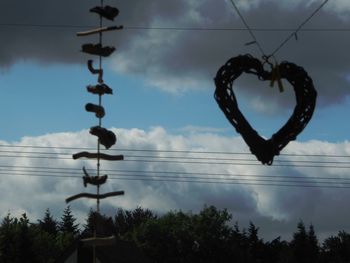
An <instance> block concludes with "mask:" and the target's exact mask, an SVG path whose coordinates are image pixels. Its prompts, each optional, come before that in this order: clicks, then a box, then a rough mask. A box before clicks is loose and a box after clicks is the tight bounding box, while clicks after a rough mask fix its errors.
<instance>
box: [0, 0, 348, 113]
mask: <svg viewBox="0 0 350 263" xmlns="http://www.w3.org/2000/svg"><path fill="white" fill-rule="evenodd" d="M109 4H113V3H109ZM237 4H238V6H239V8H240V9H241V11H242V13H243V15H244V16H245V18H246V20H247V22H248V23H249V25H250V26H251V27H252V28H281V29H284V28H287V29H295V28H297V27H298V26H299V25H300V24H301V22H303V21H304V20H305V18H307V17H308V16H309V15H310V14H311V13H312V12H313V11H314V10H315V8H316V7H317V6H318V5H320V4H321V1H314V0H312V1H311V0H310V1H292V2H291V1H276V0H269V1H261V0H255V1H246V0H242V1H237ZM91 5H92V4H91V3H90V2H71V1H68V0H62V1H59V2H48V1H44V0H35V1H30V2H23V1H19V0H14V1H10V2H2V3H0V10H1V17H2V19H1V21H2V22H3V23H10V24H12V23H19V24H56V25H57V24H64V25H88V26H90V25H95V24H97V18H96V16H95V15H94V14H90V13H89V12H88V10H89V8H91ZM117 5H118V7H119V8H120V10H121V14H120V16H119V17H118V18H117V20H116V22H115V24H124V25H125V26H126V27H129V29H127V30H123V31H122V32H117V33H111V34H108V36H107V38H106V44H110V45H115V46H116V47H117V49H118V52H116V54H115V55H114V56H113V62H111V63H110V65H111V66H112V67H113V68H114V69H115V70H116V71H118V72H122V73H127V74H131V75H133V74H134V75H140V76H142V77H143V78H144V80H145V81H146V82H147V83H148V84H149V85H150V86H152V87H155V88H160V89H162V90H166V91H169V92H173V93H177V92H184V91H186V90H188V89H194V88H214V87H213V85H214V84H213V77H214V76H215V74H216V71H217V70H218V68H219V67H220V66H221V65H223V64H224V63H225V62H226V61H227V60H228V59H229V58H230V57H233V56H236V55H238V54H244V53H251V54H252V55H254V56H256V57H261V54H260V53H259V51H258V49H257V47H256V46H255V45H251V46H245V45H244V44H245V43H247V42H250V41H251V40H252V39H251V37H250V35H249V34H248V32H247V31H206V30H203V31H202V30H199V31H186V30H131V29H130V27H133V26H141V27H146V28H147V27H187V28H191V27H192V28H193V27H194V28H244V26H243V24H242V21H241V20H240V19H239V17H238V16H237V14H236V13H235V11H234V9H233V8H232V6H231V3H230V1H214V0H203V1H198V0H191V1H188V0H179V1H171V0H167V1H163V0H150V1H140V0H133V1H121V2H120V3H119V2H118V3H117ZM19 7H21V8H19ZM271 10H274V11H273V12H271ZM349 10H350V5H349V3H348V1H342V0H335V1H331V2H330V3H328V4H327V5H326V6H325V7H324V8H323V9H322V10H321V11H320V12H319V13H318V14H317V15H316V16H315V17H314V18H313V19H312V20H311V21H310V22H309V23H308V24H307V25H306V26H305V28H316V29H318V28H324V29H338V28H339V29H342V28H346V27H347V25H348V15H347V14H348V11H349ZM1 29H2V36H4V39H6V41H3V42H2V49H1V51H0V61H1V62H0V63H1V65H2V66H3V67H6V66H10V65H11V64H13V63H16V62H18V61H19V60H28V59H29V60H36V61H39V62H43V63H57V62H62V63H85V61H86V56H84V55H82V54H81V53H80V52H79V49H80V45H81V44H82V43H84V42H88V41H92V42H94V41H96V40H95V38H84V39H83V38H77V37H75V32H76V31H79V30H82V28H70V27H66V28H65V27H63V28H52V27H26V26H20V27H12V26H2V28H1ZM255 33H256V36H257V38H258V40H259V42H260V43H261V45H262V46H263V48H264V50H265V52H266V53H267V54H270V53H271V52H273V50H274V49H275V48H276V47H277V46H278V45H279V44H280V43H281V42H282V41H283V40H284V39H285V38H286V37H287V36H288V34H290V33H291V32H290V31H286V32H255ZM349 42H350V38H349V37H348V35H347V33H345V32H332V31H326V32H324V31H312V32H310V31H308V32H300V33H299V34H298V41H296V40H292V41H290V42H289V43H287V45H286V46H285V47H284V48H283V49H282V50H281V51H280V52H278V53H277V54H276V57H277V59H278V60H279V61H283V60H288V61H290V62H294V63H297V64H298V65H300V66H302V67H304V68H305V69H306V71H308V73H309V74H310V76H311V77H312V78H313V79H314V83H315V86H316V88H317V90H318V92H319V105H329V104H335V103H341V102H342V101H343V99H344V98H346V97H347V96H348V95H349V89H348V85H349V83H348V81H346V77H347V76H348V75H349V71H350V69H349V64H348V61H349V60H350V58H349V57H348V56H349V55H348V54H349V52H347V49H348V46H349V44H350V43H349ZM257 85H259V84H257V83H253V84H252V83H250V82H248V83H245V85H244V86H245V87H246V90H247V94H249V95H250V96H251V95H252V94H254V95H256V96H258V97H259V96H260V97H262V98H266V97H267V96H269V95H268V94H266V92H265V90H264V89H260V88H257ZM289 101H290V98H289V99H283V98H282V99H281V100H279V102H278V103H277V104H276V105H277V106H278V107H279V108H281V107H282V106H284V105H286V104H288V102H289ZM291 104H293V102H292V103H291ZM258 110H260V111H262V110H264V109H262V108H259V109H258Z"/></svg>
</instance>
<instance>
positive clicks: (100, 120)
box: [96, 0, 103, 213]
mask: <svg viewBox="0 0 350 263" xmlns="http://www.w3.org/2000/svg"><path fill="white" fill-rule="evenodd" d="M101 8H103V0H101ZM100 28H102V15H100ZM99 44H100V45H101V46H102V32H100V33H99ZM99 69H100V71H101V70H102V56H101V55H100V57H99ZM98 105H99V106H102V96H101V95H99V96H98ZM98 126H99V127H101V126H102V118H99V121H98ZM100 148H101V144H100V140H99V139H98V141H97V152H98V156H97V176H100V168H101V167H100V166H101V164H100V161H101V160H100V151H101V149H100ZM99 193H100V186H99V185H98V186H97V195H99ZM96 202H97V204H96V211H97V213H99V212H100V199H99V198H97V201H96Z"/></svg>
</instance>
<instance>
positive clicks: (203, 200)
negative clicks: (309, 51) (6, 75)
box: [0, 127, 350, 238]
mask: <svg viewBox="0 0 350 263" xmlns="http://www.w3.org/2000/svg"><path fill="white" fill-rule="evenodd" d="M114 131H115V132H116V134H117V136H118V144H117V145H116V146H115V147H113V149H116V152H118V153H123V154H124V155H125V159H126V161H121V162H106V161H105V162H103V163H102V169H104V170H130V171H134V172H133V173H126V172H123V173H122V174H123V175H119V176H118V177H123V178H127V177H126V174H128V175H133V176H136V177H140V178H142V179H153V180H162V179H163V180H164V179H166V177H167V176H178V177H175V178H173V179H175V180H178V179H179V178H182V180H190V181H193V180H194V179H193V178H191V177H194V176H199V177H203V178H204V180H205V181H206V182H208V181H211V180H212V179H210V178H212V177H215V178H221V179H227V176H226V175H225V174H232V175H239V176H237V177H232V178H235V179H237V180H236V181H231V182H228V181H226V183H224V184H212V183H201V184H200V183H189V182H177V183H175V182H167V181H137V180H136V181H132V180H114V179H112V178H113V177H114V176H116V175H113V174H120V173H121V172H118V171H113V172H109V174H110V178H111V179H110V180H108V183H107V184H106V185H104V186H103V187H102V189H101V191H102V192H107V191H112V190H124V191H125V192H126V194H125V196H121V197H116V198H111V199H109V200H103V201H102V211H112V210H113V209H116V208H117V207H123V208H127V209H132V208H135V207H136V206H139V205H140V206H143V207H146V208H150V209H153V210H155V211H159V212H165V211H168V210H171V209H182V210H185V211H188V210H192V211H199V210H200V209H201V208H202V207H203V205H204V204H209V205H211V204H213V205H216V206H218V207H219V208H228V209H229V211H230V212H231V213H232V214H233V217H234V220H235V221H238V222H239V223H240V225H241V226H245V225H246V224H247V223H248V222H249V220H251V221H253V222H254V223H255V224H256V225H258V226H259V227H260V229H261V233H262V234H263V235H264V236H265V237H266V238H273V237H275V236H278V235H280V234H281V235H283V237H284V238H288V235H291V233H292V232H293V231H294V229H295V226H296V224H297V222H298V220H299V219H303V220H304V221H305V222H306V223H310V222H312V223H313V224H314V225H315V227H316V229H317V231H318V232H319V233H326V232H327V233H329V232H332V231H333V233H336V232H337V231H338V230H341V229H345V230H349V228H350V225H349V224H348V222H347V220H346V218H348V217H349V216H350V212H349V211H348V210H346V209H342V208H341V207H342V206H345V205H346V200H348V198H349V197H350V194H349V192H348V190H347V189H325V188H303V187H279V186H263V185H249V183H252V182H251V181H246V180H247V179H249V178H250V179H252V177H249V176H253V175H260V177H259V176H258V177H253V178H255V180H262V181H255V183H259V184H276V182H274V181H276V180H279V181H281V180H288V181H296V180H302V181H303V182H304V183H303V185H307V184H308V181H312V180H314V179H312V178H313V177H316V176H317V177H324V178H328V177H331V178H346V176H347V171H348V169H340V168H331V167H324V168H322V167H318V166H320V165H326V166H334V163H333V164H332V163H310V162H311V161H315V162H319V161H329V160H330V158H326V157H312V156H292V155H291V156H289V155H283V156H280V157H276V159H275V166H271V167H267V166H262V165H260V164H258V163H257V162H256V161H254V160H255V158H254V157H253V156H251V155H238V154H232V155H227V154H214V153H213V154H209V153H206V154H204V153H202V154H199V153H197V154H193V153H189V152H176V151H183V150H185V151H203V152H218V151H220V152H247V146H246V145H245V144H244V143H243V141H242V139H241V138H240V137H225V136H222V135H220V133H219V134H218V133H214V132H215V131H213V132H211V131H210V130H208V129H205V130H204V132H203V133H202V132H201V131H200V130H198V129H197V131H196V132H193V133H187V132H185V133H184V134H181V133H177V134H170V133H168V132H167V131H166V130H165V129H164V128H162V127H154V128H151V129H150V130H148V131H145V130H140V129H131V130H126V129H114ZM4 144H5V142H3V143H2V145H4ZM15 144H16V145H18V144H20V145H32V146H41V147H42V146H45V147H46V146H49V147H56V146H59V147H95V145H96V142H95V138H93V136H90V135H89V134H88V131H87V130H84V131H81V132H67V133H57V134H48V135H44V136H39V137H25V138H23V139H22V140H20V141H19V142H16V143H15ZM2 149H3V150H4V149H5V148H4V147H2ZM8 149H9V150H10V151H22V153H19V152H16V153H13V155H16V158H9V157H7V158H5V157H3V158H1V163H0V164H1V171H2V172H5V174H2V177H1V184H0V192H1V200H2V201H1V203H0V212H1V215H2V216H3V215H5V214H6V213H7V212H8V211H10V212H11V213H13V214H15V215H18V214H20V213H23V212H27V213H28V214H29V216H30V218H33V219H38V218H40V217H41V216H42V215H43V213H44V211H45V209H46V208H50V209H51V211H53V213H54V214H55V215H56V216H60V214H61V212H62V210H63V209H64V207H65V206H66V204H65V203H64V200H65V198H67V197H68V196H70V195H73V194H76V193H79V192H83V191H89V192H91V191H92V192H94V191H95V190H94V188H93V187H88V188H87V189H85V188H84V187H83V185H82V180H81V179H80V178H72V179H67V178H49V177H29V176H28V173H29V172H28V171H31V170H32V171H34V172H35V171H36V173H37V174H44V175H57V174H54V173H53V172H52V170H51V171H48V170H46V171H47V174H45V173H42V172H40V173H39V169H38V168H32V169H29V168H25V167H51V168H65V169H67V168H73V169H77V170H58V171H60V172H61V173H59V174H62V175H65V176H69V175H74V176H80V175H82V172H81V171H80V169H81V167H82V166H85V167H87V168H89V169H95V167H96V164H95V161H90V160H75V161H74V160H71V159H70V154H71V153H73V152H74V150H70V149H45V148H42V149H35V150H34V149H32V148H23V149H20V148H8ZM118 149H120V150H118ZM123 149H148V150H171V151H175V152H159V151H157V152H131V151H123ZM31 151H36V152H47V151H50V152H56V153H61V154H68V155H60V157H64V158H67V159H39V158H38V159H34V158H33V159H29V158H26V157H24V156H28V155H31V156H33V153H32V154H28V153H24V152H31ZM110 153H115V150H113V152H110ZM284 153H288V154H307V155H310V154H311V155H335V154H337V155H349V154H350V143H349V142H342V143H329V142H321V141H308V142H292V143H290V144H289V145H288V146H287V148H286V150H285V151H284ZM35 155H36V156H38V155H40V154H38V153H37V154H35ZM135 155H137V156H139V157H132V156H135ZM45 156H46V155H45ZM142 156H144V157H142ZM150 156H156V157H157V158H159V157H182V158H184V159H182V160H183V162H181V161H180V162H176V163H175V162H141V161H139V162H137V161H136V162H133V161H131V160H133V159H135V160H140V159H142V160H145V159H149V160H151V161H154V160H163V161H169V160H170V161H179V160H181V159H166V158H164V159H154V158H149V157H150ZM189 158H205V159H201V160H198V159H189ZM210 158H216V159H217V160H216V162H219V163H227V164H206V163H209V162H212V161H213V160H210ZM227 159H231V160H229V161H227ZM247 159H249V160H252V161H247ZM128 160H129V161H128ZM339 160H340V161H347V159H346V158H342V159H341V158H340V157H339V158H331V161H332V162H334V161H339ZM198 161H200V162H202V163H200V164H198V163H197V164H196V163H193V162H198ZM283 161H284V162H283ZM291 161H293V162H292V163H289V162H291ZM297 161H299V162H297ZM186 162H187V163H186ZM203 162H204V163H203ZM247 162H248V163H251V164H253V165H242V164H245V163H247ZM234 164H236V165H234ZM279 164H282V165H285V164H287V165H290V164H294V165H296V166H293V165H292V166H286V167H284V166H278V165H279ZM303 164H304V165H305V164H306V165H310V164H311V165H314V166H315V167H313V168H312V167H309V168H306V167H300V165H303ZM339 165H342V164H339ZM339 165H338V166H339ZM345 165H346V164H345ZM11 166H13V167H14V168H10V167H11ZM22 166H24V168H23V167H22ZM21 167H22V168H21ZM16 169H17V170H22V172H19V171H16ZM142 171H149V172H151V173H148V177H147V178H145V177H144V176H145V174H143V173H142ZM162 171H163V172H164V173H161V172H162ZM90 172H91V173H93V170H90ZM159 172H160V173H159ZM167 172H176V174H168V173H167ZM17 173H24V174H27V175H22V176H20V175H15V174H17ZM75 173H77V174H75ZM188 173H196V174H188ZM208 174H209V175H208ZM263 176H282V177H281V178H276V177H275V178H269V177H263ZM283 176H285V177H286V178H283ZM300 177H303V179H298V178H300ZM133 178H135V177H133ZM176 178H177V179H176ZM218 180H219V179H215V181H218ZM271 180H274V181H271ZM318 181H321V180H320V179H318ZM324 181H328V182H329V181H335V179H327V180H324ZM233 182H236V183H241V184H237V185H235V184H231V183H233ZM242 183H243V184H242ZM244 183H248V184H244ZM279 184H287V183H284V182H283V181H282V182H280V183H279ZM294 184H295V183H294ZM71 206H72V208H73V211H74V213H75V214H76V215H78V216H79V217H80V221H81V222H82V221H83V219H82V218H83V217H84V216H85V215H86V213H87V212H88V211H89V209H90V207H93V206H94V202H91V201H89V202H88V201H86V200H79V201H76V202H73V203H72V204H71Z"/></svg>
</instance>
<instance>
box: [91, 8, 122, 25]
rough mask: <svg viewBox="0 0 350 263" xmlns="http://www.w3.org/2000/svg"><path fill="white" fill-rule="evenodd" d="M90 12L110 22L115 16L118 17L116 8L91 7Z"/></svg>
mask: <svg viewBox="0 0 350 263" xmlns="http://www.w3.org/2000/svg"><path fill="white" fill-rule="evenodd" d="M90 12H92V13H96V14H99V15H100V16H102V17H104V18H106V19H108V20H112V21H113V20H114V18H115V17H116V16H117V15H119V10H118V8H115V7H111V6H109V5H105V6H104V7H101V6H96V7H93V8H91V9H90Z"/></svg>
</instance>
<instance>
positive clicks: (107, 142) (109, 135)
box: [90, 126, 117, 149]
mask: <svg viewBox="0 0 350 263" xmlns="http://www.w3.org/2000/svg"><path fill="white" fill-rule="evenodd" d="M90 134H92V135H95V136H97V137H98V140H99V142H100V143H101V144H102V145H103V146H104V147H106V149H109V148H111V147H112V146H113V145H114V144H115V143H116V142H117V137H116V136H115V134H114V133H113V132H112V131H110V130H107V129H106V128H102V127H100V126H94V127H91V128H90Z"/></svg>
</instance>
